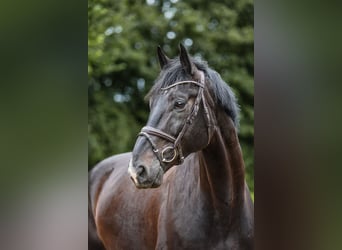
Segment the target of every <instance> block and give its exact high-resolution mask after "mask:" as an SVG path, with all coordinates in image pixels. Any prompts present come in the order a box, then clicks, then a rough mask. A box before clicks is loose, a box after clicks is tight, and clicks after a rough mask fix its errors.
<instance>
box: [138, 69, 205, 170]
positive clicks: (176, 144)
mask: <svg viewBox="0 0 342 250" xmlns="http://www.w3.org/2000/svg"><path fill="white" fill-rule="evenodd" d="M200 74H201V79H200V81H199V82H196V81H191V80H189V81H180V82H176V83H173V84H171V85H170V86H167V87H165V88H162V89H161V90H162V91H165V90H169V89H171V88H173V87H175V86H178V85H181V84H185V83H193V84H195V85H196V86H198V87H199V90H198V93H197V97H196V99H195V102H194V104H193V106H192V110H191V113H190V114H189V116H188V117H187V118H186V120H185V123H184V125H183V128H182V130H181V131H180V133H179V134H178V136H177V138H175V137H173V136H172V135H169V134H167V133H165V132H163V131H161V130H159V129H157V128H153V127H150V126H145V127H143V128H142V129H141V132H140V133H139V134H138V136H144V137H146V139H147V140H148V141H149V143H150V144H151V146H152V150H153V152H154V154H155V155H156V156H157V158H158V160H159V162H160V164H161V165H164V164H165V163H170V162H172V161H174V160H175V159H176V157H177V156H178V159H179V164H181V163H183V161H184V156H183V151H182V147H181V145H180V141H181V140H182V138H183V136H184V134H185V132H186V130H187V128H188V127H189V126H190V125H191V124H192V122H193V120H194V118H195V117H196V115H197V113H198V110H199V104H200V102H201V100H202V103H203V108H204V112H205V117H206V119H207V125H208V144H209V140H210V131H209V128H210V127H211V125H210V116H209V110H208V107H207V103H206V100H205V96H204V91H203V90H204V88H205V82H204V73H203V72H202V71H200ZM151 135H153V136H157V137H160V138H162V139H164V140H166V141H168V142H171V143H172V144H173V145H172V146H166V147H164V148H163V149H158V148H157V146H156V144H155V143H154V142H153V139H152V137H151ZM168 153H171V156H170V157H168V155H167V154H168Z"/></svg>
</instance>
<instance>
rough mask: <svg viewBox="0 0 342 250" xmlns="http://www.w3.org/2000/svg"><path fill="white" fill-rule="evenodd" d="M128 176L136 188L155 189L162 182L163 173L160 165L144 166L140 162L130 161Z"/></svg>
mask: <svg viewBox="0 0 342 250" xmlns="http://www.w3.org/2000/svg"><path fill="white" fill-rule="evenodd" d="M128 174H129V175H130V178H131V180H132V181H133V182H134V184H135V186H136V187H137V188H157V187H159V186H160V185H161V184H162V182H163V175H164V171H163V169H162V168H161V167H160V165H159V164H158V165H155V166H145V165H144V164H142V163H141V162H138V161H135V162H133V160H132V159H131V160H130V162H129V166H128Z"/></svg>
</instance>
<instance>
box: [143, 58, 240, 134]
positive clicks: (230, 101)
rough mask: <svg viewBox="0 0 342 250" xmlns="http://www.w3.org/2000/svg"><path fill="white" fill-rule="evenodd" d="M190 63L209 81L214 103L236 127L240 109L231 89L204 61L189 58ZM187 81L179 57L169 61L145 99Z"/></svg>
mask: <svg viewBox="0 0 342 250" xmlns="http://www.w3.org/2000/svg"><path fill="white" fill-rule="evenodd" d="M191 61H192V62H193V63H194V64H195V65H196V67H197V68H198V69H199V70H201V71H203V72H204V74H205V76H206V78H207V79H208V80H209V84H210V88H211V90H212V92H213V93H214V99H215V101H216V103H217V104H218V105H220V106H221V107H222V108H223V109H224V110H225V111H226V113H227V114H228V115H229V116H230V117H231V118H232V120H233V122H234V125H235V127H238V125H239V117H238V114H239V110H240V109H239V106H238V104H237V100H236V97H235V95H234V93H233V91H232V90H231V88H230V87H229V86H228V84H227V83H225V82H224V81H223V80H222V78H221V76H220V75H219V74H218V73H217V72H216V71H215V70H213V69H211V68H209V66H208V63H207V62H206V61H203V60H200V59H195V58H191ZM187 79H189V76H188V75H187V74H186V72H185V71H184V69H183V67H182V65H181V63H180V60H179V57H177V58H175V59H171V60H170V62H169V63H168V64H167V65H165V67H164V68H163V70H162V71H161V72H160V74H159V76H158V78H157V79H156V81H155V83H154V85H153V87H152V89H151V90H150V92H149V93H148V94H147V96H146V98H147V99H149V98H150V97H151V96H153V95H155V94H157V93H158V92H159V90H160V89H161V88H165V87H167V86H169V85H171V84H173V83H175V82H178V81H185V80H187Z"/></svg>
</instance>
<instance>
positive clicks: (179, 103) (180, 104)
mask: <svg viewBox="0 0 342 250" xmlns="http://www.w3.org/2000/svg"><path fill="white" fill-rule="evenodd" d="M184 107H185V102H184V101H181V100H177V101H175V108H177V109H182V108H184Z"/></svg>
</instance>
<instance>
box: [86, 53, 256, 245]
mask: <svg viewBox="0 0 342 250" xmlns="http://www.w3.org/2000/svg"><path fill="white" fill-rule="evenodd" d="M158 57H159V61H160V64H161V67H162V71H161V73H160V75H159V77H158V79H157V80H156V83H155V85H154V86H153V88H152V90H151V92H150V94H149V97H150V106H151V113H150V117H149V120H148V122H147V126H148V128H152V129H150V130H146V131H147V132H146V133H141V134H140V135H143V136H139V137H138V139H137V142H136V145H135V147H134V150H133V152H132V153H126V154H120V155H116V156H113V157H110V158H107V159H105V160H103V161H102V162H100V163H99V164H98V165H97V166H95V168H94V169H93V170H92V171H91V172H90V174H89V206H88V207H89V249H123V250H126V249H127V250H130V249H132V250H138V249H139V250H140V249H196V250H199V249H253V238H254V233H253V225H254V219H253V203H252V201H251V198H250V194H249V191H248V187H247V185H246V182H245V169H244V162H243V158H242V153H241V148H240V144H239V140H238V136H237V132H236V126H237V112H238V108H237V104H236V100H235V97H234V95H233V93H232V91H231V90H230V88H229V87H228V85H227V84H226V83H224V82H223V80H222V79H221V77H220V76H219V75H218V74H217V73H216V72H215V71H213V70H211V69H210V68H209V67H208V66H207V65H206V63H205V62H202V61H196V60H194V59H192V58H190V57H189V55H188V53H187V52H186V50H185V49H184V47H183V46H181V52H180V56H179V58H176V59H172V60H171V59H169V58H167V57H166V56H165V54H164V53H163V52H162V51H161V49H160V48H159V49H158ZM201 77H202V80H203V81H202V82H203V83H204V85H201V84H197V82H199V81H200V78H201ZM203 77H204V78H203ZM168 86H169V87H168ZM201 88H202V89H203V92H200V91H201V90H200V89H201ZM200 93H201V96H200ZM188 118H191V119H188ZM189 120H191V121H189ZM154 129H155V130H154ZM143 131H144V130H142V132H143ZM155 131H157V132H155ZM158 131H160V132H158ZM158 133H159V134H158ZM164 134H165V135H164ZM180 134H181V136H179V135H180ZM168 136H170V137H172V138H177V139H178V138H179V137H180V138H179V140H173V139H172V138H171V139H168ZM174 141H177V142H174ZM165 148H172V149H173V150H174V151H172V150H171V151H170V152H167V153H165V155H160V153H159V152H160V151H163V149H165ZM156 149H161V150H159V151H158V150H156ZM166 151H167V150H165V152H166ZM167 154H171V155H170V156H166V155H167ZM183 156H184V158H185V159H184V162H182V161H183ZM167 157H169V158H170V161H169V160H165V159H164V158H167ZM164 160H165V161H164ZM128 169H129V173H128ZM132 180H133V181H132Z"/></svg>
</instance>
